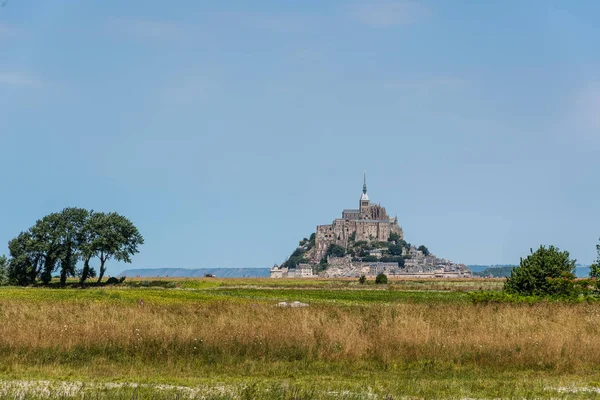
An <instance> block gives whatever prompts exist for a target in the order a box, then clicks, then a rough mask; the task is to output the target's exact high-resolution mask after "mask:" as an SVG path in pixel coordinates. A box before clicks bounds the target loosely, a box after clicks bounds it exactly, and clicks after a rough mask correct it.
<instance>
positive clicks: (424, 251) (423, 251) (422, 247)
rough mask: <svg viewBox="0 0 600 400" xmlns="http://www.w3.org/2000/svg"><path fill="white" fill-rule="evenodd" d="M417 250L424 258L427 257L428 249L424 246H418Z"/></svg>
mask: <svg viewBox="0 0 600 400" xmlns="http://www.w3.org/2000/svg"><path fill="white" fill-rule="evenodd" d="M417 250H419V251H421V252H422V253H423V255H424V256H425V257H427V256H428V255H429V249H428V248H427V247H425V246H424V245H420V246H419V248H418V249H417Z"/></svg>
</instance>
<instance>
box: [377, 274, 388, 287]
mask: <svg viewBox="0 0 600 400" xmlns="http://www.w3.org/2000/svg"><path fill="white" fill-rule="evenodd" d="M375 283H376V284H378V285H384V284H386V283H388V278H387V275H386V274H384V273H383V272H382V273H380V274H378V275H377V276H376V277H375Z"/></svg>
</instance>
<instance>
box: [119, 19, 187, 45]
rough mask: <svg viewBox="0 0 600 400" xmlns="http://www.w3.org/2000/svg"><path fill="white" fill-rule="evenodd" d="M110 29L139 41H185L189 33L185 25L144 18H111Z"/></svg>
mask: <svg viewBox="0 0 600 400" xmlns="http://www.w3.org/2000/svg"><path fill="white" fill-rule="evenodd" d="M108 28H109V29H110V30H111V31H112V32H117V33H120V34H125V35H127V36H131V37H134V38H137V39H145V40H158V41H173V40H180V39H184V38H186V37H187V36H188V33H189V32H188V28H187V27H186V26H185V25H183V24H179V23H175V22H170V21H161V20H152V19H143V18H110V19H109V20H108Z"/></svg>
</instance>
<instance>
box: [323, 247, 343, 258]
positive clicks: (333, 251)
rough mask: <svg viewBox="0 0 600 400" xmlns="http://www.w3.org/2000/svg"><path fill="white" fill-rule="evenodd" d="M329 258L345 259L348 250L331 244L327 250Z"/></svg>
mask: <svg viewBox="0 0 600 400" xmlns="http://www.w3.org/2000/svg"><path fill="white" fill-rule="evenodd" d="M325 254H326V256H327V257H329V256H333V257H344V256H345V255H346V249H344V248H343V247H342V246H340V245H337V244H330V245H329V247H328V248H327V253H325Z"/></svg>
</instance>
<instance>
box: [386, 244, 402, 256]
mask: <svg viewBox="0 0 600 400" xmlns="http://www.w3.org/2000/svg"><path fill="white" fill-rule="evenodd" d="M388 250H389V252H390V254H391V255H393V256H401V255H402V246H400V245H399V244H394V245H391V246H390V247H389V249H388Z"/></svg>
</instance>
